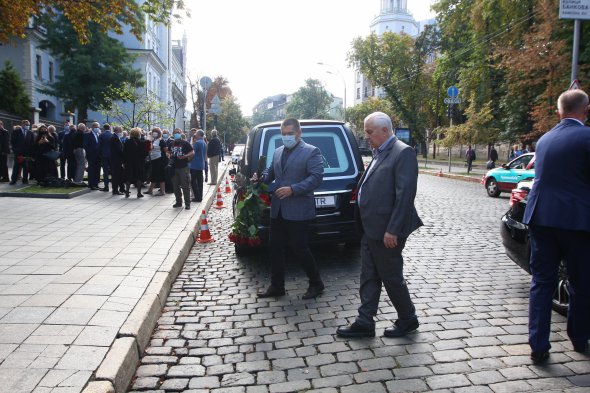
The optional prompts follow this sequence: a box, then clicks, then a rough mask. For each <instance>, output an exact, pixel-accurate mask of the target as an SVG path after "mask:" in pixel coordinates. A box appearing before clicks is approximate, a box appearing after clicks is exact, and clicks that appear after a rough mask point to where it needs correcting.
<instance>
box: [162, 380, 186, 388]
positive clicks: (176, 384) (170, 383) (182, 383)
mask: <svg viewBox="0 0 590 393" xmlns="http://www.w3.org/2000/svg"><path fill="white" fill-rule="evenodd" d="M188 383H189V379H188V378H171V379H166V380H165V381H164V383H162V385H161V386H160V388H162V389H163V390H165V391H183V390H184V389H186V387H187V386H188Z"/></svg>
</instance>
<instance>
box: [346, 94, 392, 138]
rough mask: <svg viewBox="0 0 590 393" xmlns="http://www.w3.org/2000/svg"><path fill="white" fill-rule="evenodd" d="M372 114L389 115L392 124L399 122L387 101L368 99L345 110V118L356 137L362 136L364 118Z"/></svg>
mask: <svg viewBox="0 0 590 393" xmlns="http://www.w3.org/2000/svg"><path fill="white" fill-rule="evenodd" d="M373 112H383V113H385V114H387V115H389V117H391V121H392V122H393V123H394V124H397V123H398V122H399V118H398V117H397V115H396V114H395V112H394V111H393V108H392V107H391V103H390V102H389V101H387V100H384V99H381V98H370V99H368V100H366V101H363V102H361V103H360V104H357V105H355V106H353V107H352V108H348V109H347V110H346V117H347V118H348V121H349V123H350V124H351V125H352V128H353V129H354V130H355V132H356V134H357V135H358V136H363V134H364V133H363V131H364V126H365V125H364V121H365V117H367V116H368V115H370V114H371V113H373Z"/></svg>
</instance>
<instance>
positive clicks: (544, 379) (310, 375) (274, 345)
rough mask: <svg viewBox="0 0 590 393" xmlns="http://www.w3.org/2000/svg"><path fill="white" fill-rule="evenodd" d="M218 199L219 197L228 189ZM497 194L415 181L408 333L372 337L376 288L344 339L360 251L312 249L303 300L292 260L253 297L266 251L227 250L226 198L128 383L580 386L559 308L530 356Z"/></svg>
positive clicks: (203, 388) (232, 388)
mask: <svg viewBox="0 0 590 393" xmlns="http://www.w3.org/2000/svg"><path fill="white" fill-rule="evenodd" d="M225 201H226V204H228V203H229V202H230V198H229V197H226V198H225ZM507 204H508V200H507V198H498V199H492V198H489V197H487V196H486V195H485V192H484V190H483V189H482V188H481V187H480V186H479V185H478V184H471V183H464V182H458V181H452V180H447V179H441V178H436V177H431V176H421V177H420V181H419V195H418V198H417V205H418V210H419V213H420V214H421V216H422V217H423V219H424V222H425V223H426V226H425V227H423V228H421V229H420V230H419V231H418V232H417V233H416V234H414V235H413V236H412V237H411V238H410V240H409V242H408V244H407V247H406V251H405V255H406V277H407V279H408V282H409V285H410V291H411V293H412V296H413V298H414V301H415V304H416V306H417V308H418V314H419V318H420V322H421V326H420V328H419V331H418V332H416V333H414V334H411V335H409V336H407V337H405V338H400V339H390V338H384V337H382V332H383V329H384V328H385V327H388V326H390V325H391V323H392V321H393V320H395V319H396V313H395V310H394V309H393V307H392V306H391V303H390V302H389V300H388V299H387V298H386V296H385V295H384V296H383V298H382V302H381V305H380V313H379V314H378V322H377V336H376V337H375V338H372V339H356V340H344V339H340V338H338V337H336V335H335V329H336V327H337V326H339V325H343V324H346V323H347V322H351V321H353V320H354V317H355V316H356V309H357V307H358V304H359V297H358V285H359V270H360V261H359V259H360V258H359V250H358V249H356V248H346V247H344V246H330V247H322V248H316V249H314V253H315V255H316V258H317V260H318V262H319V264H320V266H321V271H322V275H323V278H324V280H325V283H326V284H327V289H326V292H325V293H324V294H323V295H322V296H321V297H319V298H318V299H316V300H302V299H301V295H302V294H303V293H304V292H305V289H306V287H307V283H306V280H305V275H304V273H303V272H302V271H301V270H300V269H298V268H297V267H296V266H294V265H290V267H289V269H288V271H287V286H286V287H287V288H286V289H287V295H286V296H285V297H282V298H279V299H270V300H268V299H260V300H259V299H257V298H256V291H257V290H259V289H260V288H263V287H264V286H265V285H267V284H268V272H269V265H268V258H267V256H266V254H265V253H260V254H256V255H252V256H249V257H240V258H236V257H235V254H234V250H233V247H232V245H231V243H229V242H228V241H227V240H226V239H227V234H228V233H229V226H230V223H231V209H229V208H227V209H224V210H221V211H213V210H215V209H212V211H211V212H210V215H209V217H208V219H209V225H210V227H211V229H212V234H213V237H214V238H215V239H216V241H215V242H214V243H209V244H196V245H195V246H194V247H193V249H192V252H191V254H190V256H189V258H188V260H187V261H186V264H185V266H184V269H183V270H182V272H181V273H180V275H179V277H178V279H177V280H176V282H175V283H174V285H173V288H172V291H171V294H170V296H169V298H168V302H167V305H166V308H165V309H164V312H163V315H162V317H161V318H160V320H159V324H158V326H157V328H156V330H155V331H154V333H153V337H152V341H151V344H150V346H149V347H148V349H147V350H146V353H145V354H144V356H143V358H142V360H141V365H140V366H139V368H138V370H137V374H136V379H135V381H134V383H133V386H132V388H131V389H132V390H133V391H152V392H175V391H185V392H218V393H221V392H224V393H230V392H231V393H234V392H235V393H238V392H245V393H258V392H260V393H262V392H273V393H275V392H312V391H313V392H325V393H328V392H330V393H331V392H342V393H349V392H350V393H353V392H354V393H357V392H377V393H379V392H418V391H438V392H498V393H499V392H515V391H535V392H540V391H551V392H588V391H589V390H588V389H589V388H588V387H578V386H576V385H575V382H576V378H580V376H582V377H584V376H588V374H589V373H590V362H589V361H588V360H589V358H588V356H587V355H581V354H578V353H576V352H574V351H573V350H572V347H571V344H570V343H569V341H567V338H566V326H565V321H564V318H563V317H561V316H559V315H557V314H555V313H554V314H553V320H554V323H553V326H552V327H553V334H552V338H551V339H552V344H553V349H552V353H551V357H550V361H549V363H548V364H547V365H545V366H542V367H538V366H534V365H532V364H531V360H530V359H529V347H528V345H527V344H526V342H527V306H528V284H529V276H528V275H527V274H526V273H525V272H524V271H522V270H521V269H520V268H518V267H517V266H516V265H515V264H514V263H513V262H511V261H510V260H509V259H508V258H507V257H506V256H505V254H504V250H503V247H502V245H501V241H500V237H499V219H500V217H501V215H502V214H503V213H504V212H505V210H507Z"/></svg>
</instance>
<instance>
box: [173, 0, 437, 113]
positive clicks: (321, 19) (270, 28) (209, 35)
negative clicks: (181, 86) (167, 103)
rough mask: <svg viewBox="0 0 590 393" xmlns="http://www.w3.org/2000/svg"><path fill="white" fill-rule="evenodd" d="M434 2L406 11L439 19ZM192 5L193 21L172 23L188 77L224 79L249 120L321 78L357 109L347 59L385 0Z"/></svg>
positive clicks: (417, 2)
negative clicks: (265, 105) (262, 104)
mask: <svg viewBox="0 0 590 393" xmlns="http://www.w3.org/2000/svg"><path fill="white" fill-rule="evenodd" d="M431 2H432V1H431V0H410V1H408V8H409V11H410V12H411V13H412V14H413V15H414V18H415V19H416V20H417V21H419V20H423V19H428V18H431V17H433V15H434V14H433V13H432V12H431V11H430V4H431ZM186 4H187V6H188V8H189V9H190V13H191V17H190V18H186V17H185V18H184V19H183V21H182V22H181V23H178V22H175V23H174V25H173V38H174V39H180V38H181V37H182V35H183V34H184V33H186V35H187V39H188V50H187V73H188V75H189V77H190V78H191V79H192V80H196V79H198V78H200V77H202V76H205V75H206V76H209V77H211V78H212V79H214V78H215V77H216V76H218V75H222V76H224V77H225V78H226V79H227V80H228V81H229V86H230V88H231V89H232V92H233V95H234V96H235V97H236V98H237V100H238V103H239V104H240V106H241V108H242V112H243V114H244V115H245V116H249V115H251V114H252V108H253V107H254V106H255V105H256V104H257V103H258V102H259V101H261V100H262V99H264V98H266V97H268V96H272V95H275V94H282V93H284V94H291V93H293V92H295V91H296V90H297V89H298V88H300V87H301V86H303V85H304V82H305V80H306V79H307V78H314V79H319V80H320V81H322V82H323V83H324V86H325V87H326V89H327V90H328V91H329V92H331V93H332V94H334V95H335V96H337V97H342V96H343V95H344V87H345V85H346V89H347V95H346V96H347V106H348V107H350V106H352V105H354V96H353V94H354V71H353V69H352V68H348V62H347V60H346V57H347V53H348V51H349V50H350V46H351V42H352V41H353V39H355V38H356V37H360V36H366V35H368V34H369V33H370V30H369V25H370V24H371V22H372V21H373V19H374V18H375V16H377V14H378V13H379V11H380V4H381V1H380V0H208V1H205V0H187V1H186ZM318 62H321V63H324V64H328V65H329V66H322V65H318V64H317V63H318ZM327 71H330V72H332V74H329V73H328V72H327ZM338 74H340V75H342V77H341V76H338ZM189 101H190V99H189Z"/></svg>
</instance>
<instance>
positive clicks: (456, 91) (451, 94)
mask: <svg viewBox="0 0 590 393" xmlns="http://www.w3.org/2000/svg"><path fill="white" fill-rule="evenodd" d="M447 95H448V96H449V97H451V98H456V97H457V96H458V95H459V89H457V86H451V87H449V88H448V89H447Z"/></svg>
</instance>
